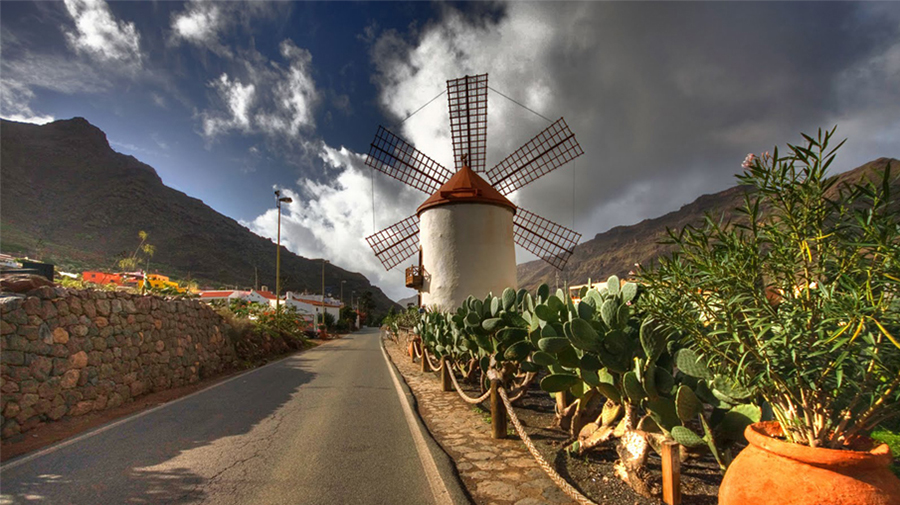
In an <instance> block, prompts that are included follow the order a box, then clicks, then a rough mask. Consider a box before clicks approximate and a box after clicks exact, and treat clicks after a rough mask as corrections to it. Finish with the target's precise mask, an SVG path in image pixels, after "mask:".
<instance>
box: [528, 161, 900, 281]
mask: <svg viewBox="0 0 900 505" xmlns="http://www.w3.org/2000/svg"><path fill="white" fill-rule="evenodd" d="M888 163H891V167H892V171H891V174H892V176H894V177H895V178H894V181H893V184H892V188H894V189H893V195H900V178H896V176H897V175H898V173H900V161H898V160H896V159H890V158H879V159H877V160H875V161H871V162H869V163H866V164H865V165H863V166H861V167H858V168H855V169H853V170H850V171H848V172H844V173H842V174H839V175H837V176H836V177H838V179H839V181H845V182H858V181H860V180H861V179H863V178H865V177H867V176H872V177H873V178H874V177H875V174H876V172H878V171H879V170H883V169H884V168H885V167H886V166H887V164H888ZM876 180H877V179H876ZM838 185H839V184H838ZM838 185H836V186H835V187H833V188H832V192H834V191H836V188H837V186H838ZM745 190H746V188H745V187H741V186H735V187H733V188H729V189H726V190H725V191H721V192H719V193H715V194H712V195H703V196H701V197H700V198H697V199H696V200H694V201H693V202H691V203H689V204H687V205H685V206H684V207H682V208H680V209H678V210H677V211H675V212H670V213H668V214H666V215H664V216H662V217H658V218H655V219H645V220H643V221H641V222H640V223H637V224H635V225H631V226H617V227H615V228H612V229H610V230H609V231H606V232H603V233H598V234H597V235H596V236H595V237H594V238H593V239H591V240H588V241H587V242H583V243H581V244H578V245H577V246H576V247H575V253H574V254H573V255H572V257H571V258H570V259H569V264H568V266H567V269H568V270H569V272H568V276H569V283H570V284H584V283H586V282H587V281H588V278H591V279H593V280H601V281H602V280H605V279H606V278H607V277H609V276H610V275H614V274H615V275H618V276H620V277H622V276H628V272H630V271H631V270H633V269H634V264H635V263H641V264H643V265H647V264H650V263H651V262H652V261H653V260H654V259H656V258H658V257H660V256H662V255H664V254H668V253H670V252H671V251H672V246H667V245H662V244H659V241H660V240H662V239H665V238H666V237H667V234H666V229H667V228H671V229H673V230H677V229H681V228H683V227H684V226H686V225H688V224H693V225H699V224H702V222H703V216H704V214H705V213H710V214H712V215H715V216H718V215H721V214H723V213H724V214H725V216H726V217H732V216H734V215H735V213H734V209H735V208H737V207H739V206H740V205H741V204H742V203H743V196H744V192H745ZM894 204H895V207H896V208H897V211H898V212H900V199H898V198H896V196H895V202H894ZM517 273H518V281H519V287H520V288H525V289H528V290H529V291H531V290H534V289H537V287H538V286H540V285H541V284H543V283H547V284H548V285H550V286H554V285H555V280H556V269H554V268H553V267H551V266H550V265H548V264H547V263H546V262H543V261H540V260H535V261H530V262H528V263H522V264H520V265H518V269H517ZM560 277H561V278H562V277H563V276H562V275H560Z"/></svg>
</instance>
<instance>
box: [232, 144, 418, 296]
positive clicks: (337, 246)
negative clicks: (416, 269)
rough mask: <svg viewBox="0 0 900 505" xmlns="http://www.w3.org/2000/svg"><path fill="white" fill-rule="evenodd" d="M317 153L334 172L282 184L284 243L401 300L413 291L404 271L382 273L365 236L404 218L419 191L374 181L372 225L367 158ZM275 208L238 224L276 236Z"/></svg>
mask: <svg viewBox="0 0 900 505" xmlns="http://www.w3.org/2000/svg"><path fill="white" fill-rule="evenodd" d="M316 151H317V155H318V157H319V158H320V159H321V160H322V161H323V162H324V163H325V164H326V166H327V167H328V169H329V171H330V172H331V173H332V174H334V177H333V178H331V179H330V182H316V181H314V180H312V179H307V178H303V179H300V180H298V181H297V188H296V189H290V188H283V189H282V191H283V192H284V194H285V195H286V196H289V197H291V198H292V199H293V202H292V203H290V204H286V205H284V206H283V207H282V216H281V224H282V229H281V240H282V243H283V244H285V246H286V247H287V248H288V249H289V250H291V251H293V252H295V253H297V254H299V255H302V256H305V257H308V258H317V257H325V258H328V259H329V260H330V261H333V262H334V263H335V264H338V265H342V266H345V267H349V268H350V269H352V270H355V271H358V272H360V273H362V274H363V275H365V276H366V277H367V278H369V279H370V281H372V282H373V283H374V284H377V285H379V286H380V287H381V288H382V289H383V290H384V291H385V292H386V293H387V294H388V296H390V297H392V298H394V299H400V298H403V297H406V296H409V295H411V294H412V293H413V292H412V291H411V290H409V289H407V288H405V287H403V271H402V269H401V268H399V267H398V268H395V269H394V270H391V271H390V272H386V271H385V270H384V267H383V266H382V265H381V264H380V263H379V262H378V259H377V258H376V257H375V255H374V254H372V250H371V249H370V248H369V246H368V244H367V243H366V241H365V237H366V236H368V235H371V234H372V233H373V230H374V227H373V226H377V227H378V228H379V229H380V228H383V227H385V226H388V225H389V224H392V223H394V222H396V221H399V220H400V219H403V218H405V217H407V215H406V214H403V212H404V211H406V210H408V209H409V207H411V206H414V205H415V202H416V201H417V200H418V199H419V198H420V196H419V195H420V193H418V192H417V191H414V190H411V189H409V188H406V187H404V186H402V185H400V184H399V183H396V181H391V180H385V179H383V178H382V179H379V178H376V179H375V188H374V191H375V206H376V209H375V212H376V215H375V216H376V220H377V223H374V224H373V214H372V212H373V208H372V195H373V193H372V191H373V187H372V182H373V180H372V177H371V172H370V169H369V168H368V167H366V166H365V165H364V160H365V157H364V156H363V155H361V154H358V153H355V152H352V151H350V150H348V149H346V148H344V147H341V148H340V149H335V148H332V147H330V146H328V145H326V144H324V143H321V144H319V145H318V146H317V149H316ZM276 223H277V211H276V209H274V208H273V209H269V210H268V211H266V212H265V213H264V214H262V215H260V216H258V217H257V218H256V219H254V220H252V221H250V222H247V223H242V224H244V225H245V226H247V227H248V228H250V229H251V230H253V231H254V232H255V233H258V234H260V235H262V236H265V237H269V238H275V236H276V231H277V230H276Z"/></svg>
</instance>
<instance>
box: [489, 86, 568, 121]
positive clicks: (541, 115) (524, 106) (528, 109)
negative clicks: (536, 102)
mask: <svg viewBox="0 0 900 505" xmlns="http://www.w3.org/2000/svg"><path fill="white" fill-rule="evenodd" d="M488 89H489V90H491V91H493V92H494V93H497V94H498V95H500V96H502V97H503V98H505V99H507V100H509V101H510V102H512V103H514V104H516V105H518V106H519V107H522V108H523V109H525V110H527V111H529V112H531V113H532V114H534V115H536V116H538V117H541V118H543V119H544V120H546V121H547V122H548V123H552V122H553V120H551V119H550V118H548V117H547V116H545V115H543V114H541V113H540V112H537V111H535V110H534V109H531V108H529V107H527V106H526V105H525V104H523V103H521V102H518V101H516V100H514V99H512V98H510V97H508V96H506V95H504V94H503V93H501V92H499V91H497V90H496V89H494V88H492V87H490V86H488Z"/></svg>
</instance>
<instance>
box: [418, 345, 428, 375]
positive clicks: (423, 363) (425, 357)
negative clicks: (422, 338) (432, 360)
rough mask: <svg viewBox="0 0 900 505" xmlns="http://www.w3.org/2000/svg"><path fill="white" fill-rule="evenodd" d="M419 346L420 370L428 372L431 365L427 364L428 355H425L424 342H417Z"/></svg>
mask: <svg viewBox="0 0 900 505" xmlns="http://www.w3.org/2000/svg"><path fill="white" fill-rule="evenodd" d="M419 347H421V348H422V372H430V371H431V367H429V366H428V356H425V344H424V342H422V343H420V344H419Z"/></svg>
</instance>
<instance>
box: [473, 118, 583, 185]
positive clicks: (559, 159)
mask: <svg viewBox="0 0 900 505" xmlns="http://www.w3.org/2000/svg"><path fill="white" fill-rule="evenodd" d="M582 154H584V151H583V150H582V149H581V145H579V144H578V141H577V140H575V134H574V133H572V131H571V130H569V125H567V124H566V121H565V119H563V118H559V120H557V121H556V122H555V123H553V124H552V125H550V126H548V127H547V129H545V130H544V131H542V132H541V133H539V134H537V136H535V137H534V138H533V139H531V140H530V141H528V143H526V144H525V145H523V146H522V147H520V148H519V149H517V150H516V152H514V153H512V154H510V155H509V156H507V157H506V159H505V160H503V161H501V162H500V163H498V164H497V166H495V167H494V168H492V169H490V170H488V172H487V176H488V179H490V181H491V184H492V185H493V186H494V187H495V188H496V189H497V191H499V192H500V193H501V194H503V195H504V196H505V195H508V194H510V193H512V192H513V191H515V190H517V189H519V188H521V187H523V186H525V185H526V184H529V183H530V182H532V181H534V180H535V179H537V178H538V177H541V176H543V175H546V174H548V173H550V172H552V171H553V170H556V169H557V168H559V167H561V166H563V165H565V164H566V163H568V162H570V161H572V160H573V159H575V158H577V157H579V156H581V155H582Z"/></svg>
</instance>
